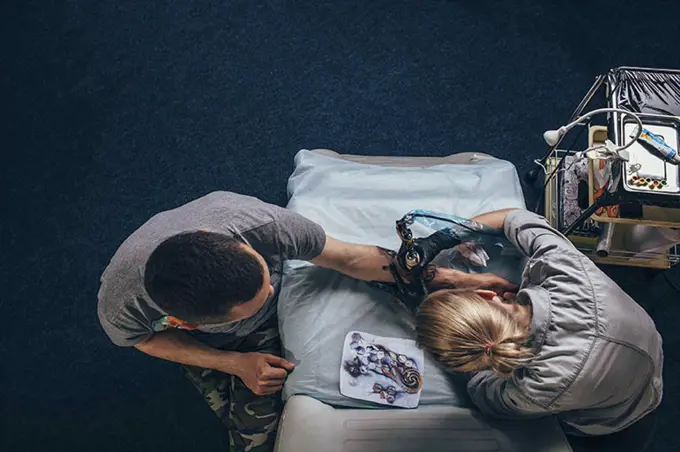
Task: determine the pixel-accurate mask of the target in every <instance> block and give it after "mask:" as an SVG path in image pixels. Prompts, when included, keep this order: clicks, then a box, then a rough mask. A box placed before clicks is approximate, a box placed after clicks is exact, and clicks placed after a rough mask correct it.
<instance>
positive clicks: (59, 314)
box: [0, 0, 680, 452]
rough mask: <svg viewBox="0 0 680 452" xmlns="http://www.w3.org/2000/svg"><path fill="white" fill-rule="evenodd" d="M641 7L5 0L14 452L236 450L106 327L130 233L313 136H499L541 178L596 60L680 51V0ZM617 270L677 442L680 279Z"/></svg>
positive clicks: (402, 147) (0, 40)
mask: <svg viewBox="0 0 680 452" xmlns="http://www.w3.org/2000/svg"><path fill="white" fill-rule="evenodd" d="M636 5H637V3H634V2H620V1H614V0H605V1H601V2H597V4H595V5H589V6H588V7H587V8H579V7H578V6H577V2H572V3H568V4H560V5H550V4H547V3H546V4H539V3H536V2H529V1H526V0H521V1H516V2H500V1H494V2H444V1H431V2H424V3H420V2H388V1H374V2H337V1H325V0H319V1H315V2H294V3H288V2H264V1H260V0H254V1H232V2H188V1H178V2H171V3H169V4H164V5H163V6H162V7H161V6H158V4H157V3H153V2H130V1H117V2H88V1H84V0H81V1H72V2H56V3H39V4H38V3H37V2H26V1H18V0H14V1H7V2H3V5H2V8H1V13H0V52H2V53H1V54H0V57H1V59H2V61H3V70H2V74H3V75H2V78H1V80H2V82H1V83H2V85H1V86H2V94H1V98H2V102H1V103H0V105H1V107H0V108H2V112H3V118H4V119H3V121H2V122H1V123H0V124H2V125H0V128H1V130H2V132H3V133H2V134H0V137H1V138H0V140H1V141H0V148H1V149H2V150H3V153H2V156H3V158H4V161H3V164H2V168H3V176H2V177H1V178H0V180H2V181H3V183H4V184H3V188H4V190H3V197H2V198H3V200H2V201H3V202H2V206H3V210H2V212H3V215H2V222H1V223H0V224H1V226H0V227H1V228H2V229H1V231H2V233H1V234H0V240H1V242H0V243H1V244H0V249H1V250H2V251H1V252H0V288H1V289H0V294H1V295H0V309H1V310H2V312H1V313H2V318H3V320H4V322H3V328H2V334H1V335H0V352H1V354H2V358H3V360H2V363H3V365H2V368H1V370H0V378H1V383H2V388H3V390H2V403H0V410H1V413H0V416H1V420H2V421H1V422H0V428H1V430H0V431H1V432H2V433H3V434H2V435H0V449H2V450H12V451H14V450H26V451H33V450H39V449H42V448H44V446H45V445H47V444H52V445H54V444H58V445H59V447H60V448H61V449H64V450H86V451H91V450H97V451H100V452H105V451H121V450H124V451H127V452H135V451H147V450H156V449H161V448H162V449H163V450H165V451H183V450H189V449H191V450H226V448H227V443H226V437H225V435H224V430H223V428H222V427H221V424H220V423H219V421H218V419H217V418H216V417H215V416H214V415H213V414H212V412H211V411H210V410H209V409H208V407H207V406H206V405H205V404H204V402H203V401H202V400H201V397H199V396H198V394H197V393H196V390H195V389H194V388H193V387H192V386H191V384H190V383H189V382H188V381H186V379H185V377H184V376H183V375H182V372H181V370H180V369H179V367H178V366H175V365H173V364H169V363H165V362H161V361H159V360H153V359H151V358H148V357H145V356H143V355H142V354H141V353H139V352H136V351H135V350H130V349H121V348H117V347H115V346H113V345H112V344H111V343H110V342H109V340H108V339H107V337H106V336H105V335H104V333H103V331H102V329H101V327H100V326H99V323H98V320H97V316H96V300H97V290H98V279H99V276H100V274H101V272H102V270H103V268H104V267H105V266H106V264H107V262H108V260H109V259H110V258H111V256H112V254H113V253H114V252H115V250H116V248H117V247H118V245H119V244H120V243H121V242H122V241H123V240H124V239H125V238H126V237H127V235H128V234H129V233H130V232H132V231H133V230H134V229H135V228H136V227H138V226H139V225H141V224H142V223H143V222H144V221H146V220H147V219H148V218H149V217H150V216H151V215H153V214H154V213H156V212H159V211H161V210H165V209H168V208H170V207H173V206H177V205H179V204H182V203H184V202H187V201H189V200H191V199H194V198H197V197H199V196H201V195H203V194H206V193H207V192H210V191H212V190H216V189H222V190H231V191H236V192H240V193H243V194H247V195H252V196H256V197H259V198H261V199H263V200H265V201H268V202H272V203H275V204H280V205H283V204H284V203H285V202H286V179H287V177H288V176H289V174H290V172H291V170H292V158H293V155H294V154H295V153H296V152H297V151H298V150H299V149H300V148H303V147H307V148H315V147H323V148H330V149H334V150H337V151H339V152H344V153H356V154H367V155H381V154H389V155H414V156H441V155H446V154H450V153H453V152H459V151H479V152H486V153H490V154H492V155H494V156H496V157H499V158H503V159H507V160H510V161H512V162H513V163H514V164H515V165H516V166H517V168H518V171H519V172H520V174H522V173H524V172H525V171H526V170H528V169H530V168H531V167H532V166H533V163H532V160H533V159H535V158H538V157H540V156H541V155H542V153H543V152H544V150H545V147H544V143H543V141H542V133H543V131H545V130H546V129H550V128H555V127H558V126H560V125H562V124H563V123H564V122H565V119H566V118H568V116H569V114H570V113H571V111H572V109H573V108H574V106H575V105H576V103H578V101H580V99H581V98H582V96H583V95H584V93H585V91H586V90H587V89H588V88H589V87H590V85H591V83H592V81H593V79H594V77H595V76H596V75H597V74H599V73H602V72H603V71H606V70H607V69H609V68H611V67H615V66H620V65H639V66H652V67H671V68H679V67H680V54H679V53H678V51H677V42H680V28H678V27H677V24H676V22H677V17H678V13H680V3H678V2H665V3H664V4H663V6H659V7H651V6H652V5H647V9H645V10H644V11H643V12H642V13H641V12H640V10H639V9H638V8H637V7H635V8H634V7H633V6H636ZM612 11H614V12H615V13H614V17H611V16H610V14H611V13H612ZM641 17H644V20H641ZM602 20H605V21H606V23H607V26H606V30H604V33H603V30H602V29H600V28H598V27H594V26H593V24H595V23H598V21H600V22H601V21H602ZM650 24H652V26H650ZM659 31H662V32H661V33H660V32H659ZM626 37H634V39H627V38H626ZM624 39H625V45H624V44H622V41H623V40H624ZM405 183H406V181H405ZM525 192H526V194H527V197H528V198H532V197H533V194H532V191H531V189H530V188H529V187H527V188H526V190H525ZM608 272H609V273H610V274H611V275H612V276H613V277H614V278H615V279H616V281H618V282H619V283H620V284H621V285H622V286H623V287H624V288H625V289H626V290H628V291H629V292H630V293H631V294H632V295H633V297H634V298H635V299H636V300H638V301H639V302H640V303H642V304H645V306H646V307H653V308H654V312H653V314H654V318H655V320H656V321H657V323H658V327H659V329H660V331H661V332H662V334H663V335H664V340H665V349H666V363H665V374H666V375H667V376H670V377H672V378H666V380H665V384H666V386H665V398H664V402H663V404H662V406H661V408H660V409H659V411H658V413H659V416H658V432H657V435H656V437H655V439H654V443H653V445H652V448H651V450H655V451H668V450H673V447H676V446H677V436H676V434H677V431H676V430H677V429H676V427H675V426H676V424H677V419H678V418H679V417H680V400H679V396H678V394H680V388H679V387H678V385H679V384H680V383H678V382H680V379H678V378H675V376H676V375H678V374H680V364H679V362H678V347H680V344H679V342H678V338H679V337H680V329H678V328H677V322H678V320H677V319H680V308H679V307H678V304H679V301H678V300H680V297H678V295H677V292H672V291H671V290H670V289H669V290H668V291H666V292H664V293H663V294H660V295H659V294H657V295H652V294H653V293H656V292H654V291H653V290H654V288H655V287H656V286H654V285H653V284H652V281H653V278H654V277H659V276H658V274H657V273H655V272H652V271H646V270H633V269H622V268H613V269H610V270H608ZM676 275H677V272H676ZM669 279H670V278H669ZM678 279H680V278H678V277H677V276H676V277H675V280H676V281H677V280H678ZM657 281H660V280H657ZM673 293H674V294H675V295H673ZM664 294H665V295H664Z"/></svg>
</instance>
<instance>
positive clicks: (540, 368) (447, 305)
mask: <svg viewBox="0 0 680 452" xmlns="http://www.w3.org/2000/svg"><path fill="white" fill-rule="evenodd" d="M474 220H476V221H477V222H479V223H482V224H486V225H488V226H491V227H495V228H499V229H500V228H503V229H504V232H505V235H506V237H507V238H508V239H509V240H510V241H511V242H512V243H513V244H514V245H515V246H516V247H517V249H519V250H520V251H521V252H522V253H524V254H525V255H526V256H527V257H529V260H528V263H527V265H526V268H525V269H524V272H523V276H522V281H521V285H520V288H519V291H518V292H517V294H516V295H513V294H508V293H504V294H503V293H501V294H500V295H499V294H496V293H495V292H491V291H487V290H473V289H454V290H440V291H437V292H434V293H432V294H431V295H429V296H428V297H427V298H426V299H425V301H424V302H423V303H422V304H421V306H420V307H419V310H418V313H417V333H418V342H419V343H420V345H421V346H422V347H424V348H425V349H426V350H428V351H429V352H430V353H431V354H432V355H433V357H434V358H435V359H436V360H438V361H439V362H440V363H441V365H442V366H443V367H445V368H446V369H448V370H450V371H451V372H465V373H469V374H470V377H471V378H470V380H469V382H468V392H469V394H470V396H471V397H472V400H473V401H474V403H475V404H476V405H477V406H478V407H479V409H480V410H481V411H482V412H483V413H485V414H488V415H492V416H496V417H503V418H522V417H531V416H543V415H551V414H555V415H557V417H558V418H559V419H560V421H561V422H562V424H563V425H564V427H565V430H566V431H567V432H568V433H573V434H577V435H606V434H609V433H613V432H617V431H620V430H623V429H625V428H626V427H628V426H630V425H631V424H633V423H635V422H636V421H638V420H640V419H642V418H643V417H644V416H645V415H647V414H648V413H650V412H651V411H653V410H654V409H655V408H656V407H657V406H658V405H659V403H660V401H661V396H662V379H661V370H662V363H663V353H662V350H661V337H660V335H659V333H658V332H657V330H656V328H655V325H654V323H653V321H652V319H651V318H650V317H649V316H648V315H647V313H646V312H645V311H644V310H643V309H642V308H641V307H640V306H638V305H637V303H635V301H633V300H632V299H631V298H630V297H629V296H628V295H626V293H624V292H623V290H622V289H621V288H619V287H618V286H617V285H616V284H615V283H614V282H613V281H612V280H611V279H610V278H609V277H607V276H606V275H605V274H604V273H603V272H602V271H601V270H600V269H599V268H598V267H597V266H595V265H594V264H593V263H592V262H591V261H590V260H589V259H588V258H587V257H586V256H584V255H583V254H582V253H580V252H579V251H578V250H577V249H576V248H575V247H574V246H573V245H572V243H571V242H570V241H569V240H568V239H566V238H565V237H564V236H563V235H561V234H560V233H559V232H557V231H556V230H555V229H553V228H552V227H551V226H550V225H549V224H548V222H547V221H546V220H545V219H544V218H543V217H540V216H538V215H536V214H533V213H530V212H527V211H524V210H504V211H499V212H493V213H490V214H485V215H482V216H480V217H477V218H475V219H474ZM427 240H428V239H422V240H421V241H420V242H419V243H418V246H419V247H421V249H428V247H429V255H430V256H432V255H436V254H437V253H438V252H439V251H442V248H443V247H448V246H449V245H455V243H450V244H446V243H438V244H437V245H436V247H435V248H434V249H433V248H432V247H431V246H430V245H431V244H428V243H427ZM626 450H627V449H626Z"/></svg>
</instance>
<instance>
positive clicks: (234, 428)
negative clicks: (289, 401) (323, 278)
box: [183, 319, 283, 452]
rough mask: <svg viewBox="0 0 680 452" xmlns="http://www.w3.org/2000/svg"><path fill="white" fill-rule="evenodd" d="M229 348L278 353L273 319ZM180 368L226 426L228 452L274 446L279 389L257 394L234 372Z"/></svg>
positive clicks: (255, 451)
mask: <svg viewBox="0 0 680 452" xmlns="http://www.w3.org/2000/svg"><path fill="white" fill-rule="evenodd" d="M233 349H234V350H238V351H239V352H260V353H270V354H272V355H276V356H281V341H280V339H279V331H278V325H277V322H276V319H273V321H269V322H267V324H266V325H264V326H263V327H262V328H260V329H259V330H258V331H256V332H254V333H252V334H250V335H248V336H245V337H244V338H242V339H241V342H240V343H238V344H237V347H235V348H233ZM183 367H184V370H185V372H186V375H187V377H188V378H189V380H191V382H192V383H193V384H194V385H195V386H196V388H197V389H198V391H199V392H200V393H201V394H202V395H203V398H204V399H205V401H206V402H207V403H208V405H209V406H210V408H211V409H212V410H213V411H214V412H215V414H216V415H217V417H219V418H220V420H221V421H222V422H223V423H224V424H225V425H226V426H227V428H228V429H229V444H230V446H231V447H230V450H231V451H251V452H264V451H271V450H273V449H274V441H275V440H276V431H277V428H278V425H279V417H280V416H281V409H282V407H283V401H282V400H281V393H280V392H277V393H276V394H269V395H265V396H257V395H255V394H253V392H252V391H251V390H250V389H248V387H247V386H246V385H245V384H244V383H243V381H241V379H240V378H238V377H236V376H234V375H229V374H225V373H222V372H219V371H216V370H211V369H202V368H200V367H193V366H183Z"/></svg>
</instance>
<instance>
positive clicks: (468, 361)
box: [416, 289, 533, 376]
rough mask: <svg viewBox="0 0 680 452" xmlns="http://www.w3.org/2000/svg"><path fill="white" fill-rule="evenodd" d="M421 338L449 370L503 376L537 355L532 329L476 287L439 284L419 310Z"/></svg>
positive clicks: (417, 320) (423, 345) (423, 343)
mask: <svg viewBox="0 0 680 452" xmlns="http://www.w3.org/2000/svg"><path fill="white" fill-rule="evenodd" d="M416 333H417V336H418V344H419V345H420V346H421V347H423V348H425V349H426V350H428V351H429V352H430V353H431V354H432V356H433V357H434V358H435V359H436V360H437V361H438V362H439V363H440V364H442V365H443V366H445V368H446V369H447V370H448V371H450V372H479V371H482V370H489V369H491V370H493V371H495V372H496V373H498V374H500V375H503V376H510V375H512V372H513V371H514V370H515V369H517V368H519V367H522V366H523V365H524V364H525V363H526V361H527V360H528V359H529V358H530V357H531V356H533V351H532V349H531V348H530V347H529V346H528V345H527V340H528V332H527V331H526V330H525V329H522V328H521V327H520V326H519V324H518V323H517V321H516V320H515V319H514V318H513V317H511V316H510V315H509V314H508V313H507V312H505V311H504V310H502V309H501V308H499V307H498V306H494V305H492V304H490V303H489V302H488V301H487V300H486V299H485V298H483V297H482V296H481V295H479V294H477V293H476V292H475V291H474V290H469V289H466V290H457V289H452V290H439V291H437V292H433V293H432V294H431V295H430V296H428V297H427V298H426V299H425V301H423V303H422V304H421V305H420V308H419V309H418V313H417V315H416Z"/></svg>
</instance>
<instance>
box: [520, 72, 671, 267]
mask: <svg viewBox="0 0 680 452" xmlns="http://www.w3.org/2000/svg"><path fill="white" fill-rule="evenodd" d="M598 94H599V95H600V97H602V95H604V97H605V105H606V106H607V107H609V108H618V109H623V110H626V111H630V112H632V113H635V114H636V115H637V116H638V117H639V118H640V120H641V122H642V124H643V126H644V128H645V129H647V130H649V131H651V132H653V133H654V134H656V135H658V136H661V137H663V139H664V141H665V142H666V143H668V144H669V145H670V146H672V147H673V148H674V149H675V150H678V149H680V71H678V70H667V69H649V68H635V67H620V68H615V69H612V70H610V71H609V72H608V73H607V74H603V75H600V76H598V77H597V78H596V80H595V83H594V84H593V86H592V87H591V88H590V90H589V91H588V93H587V94H586V96H585V97H584V98H583V100H582V101H581V103H580V104H579V105H578V106H577V108H576V110H575V111H574V113H573V115H572V118H571V120H570V122H571V121H573V120H575V119H576V118H578V117H579V116H580V115H582V114H583V113H584V112H585V111H588V110H586V107H588V105H589V104H590V103H591V102H592V101H593V100H594V99H595V98H596V96H597V95H598ZM636 127H637V122H635V121H632V120H631V119H630V117H629V115H628V116H627V115H625V114H623V113H618V112H611V113H609V114H608V115H607V118H606V125H596V124H594V123H593V122H592V120H590V119H589V120H588V121H587V122H585V123H584V124H582V125H580V128H581V131H580V132H577V131H572V132H571V134H576V135H583V134H584V132H587V137H588V147H589V148H590V147H593V146H596V145H598V144H601V145H603V146H604V144H605V141H606V140H610V141H611V143H613V145H616V146H623V145H625V144H628V143H629V142H630V141H632V140H633V139H634V138H631V131H633V132H632V133H634V129H636ZM571 134H570V135H571ZM572 138H573V137H572ZM564 141H566V140H565V139H563V137H560V139H559V141H557V142H556V143H555V144H554V145H552V146H551V147H550V148H549V149H548V151H547V152H546V154H545V156H544V157H543V158H542V159H541V160H540V163H541V164H542V166H543V168H544V170H545V183H544V186H543V193H542V196H543V200H544V203H539V205H537V210H539V211H540V210H541V208H543V209H544V212H543V213H544V215H545V216H546V218H547V219H548V220H549V221H550V222H551V224H552V225H553V226H554V227H556V228H557V229H558V230H559V231H560V232H562V233H563V234H565V235H566V236H567V237H569V239H570V240H571V241H572V242H573V243H574V244H575V245H576V246H577V248H579V250H581V251H582V252H583V253H585V254H586V255H588V256H589V257H590V258H591V259H593V260H594V261H595V262H598V263H605V264H615V265H628V266H639V267H651V268H668V267H671V266H672V265H674V264H676V263H678V262H680V246H678V245H672V244H674V243H675V244H677V243H680V166H678V165H676V164H672V163H670V162H668V161H667V160H664V158H663V157H662V156H659V155H656V154H655V153H654V152H652V151H650V149H648V148H647V147H644V146H643V145H641V144H639V143H638V142H635V143H632V144H631V145H630V147H629V148H628V149H627V151H626V152H627V156H628V160H613V161H606V160H593V159H588V158H578V157H581V156H580V153H579V152H578V151H581V150H582V149H572V146H564V147H563V146H561V145H562V142H564ZM575 141H576V140H574V142H575ZM537 175H538V173H537V172H536V171H532V172H530V174H528V175H527V177H528V178H529V179H532V178H533V179H535V178H536V177H537Z"/></svg>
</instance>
